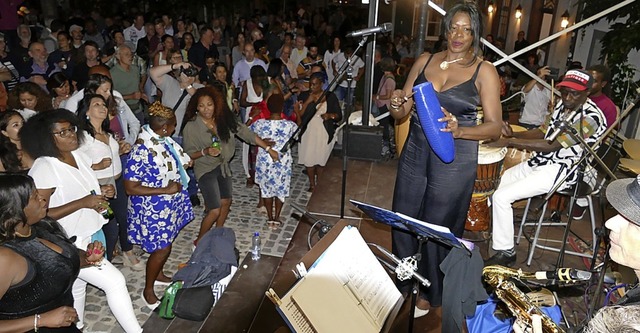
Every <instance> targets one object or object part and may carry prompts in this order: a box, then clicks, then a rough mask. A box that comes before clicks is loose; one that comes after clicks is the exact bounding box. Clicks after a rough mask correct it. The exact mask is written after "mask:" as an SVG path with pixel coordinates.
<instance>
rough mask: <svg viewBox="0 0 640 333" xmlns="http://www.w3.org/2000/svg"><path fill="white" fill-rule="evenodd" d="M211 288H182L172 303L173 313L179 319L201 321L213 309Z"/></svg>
mask: <svg viewBox="0 0 640 333" xmlns="http://www.w3.org/2000/svg"><path fill="white" fill-rule="evenodd" d="M213 302H214V299H213V292H212V291H211V286H210V285H207V286H202V287H194V288H182V289H180V290H178V293H177V294H176V298H175V301H174V303H173V313H175V315H176V316H177V317H179V318H182V319H187V320H194V321H203V320H204V319H205V318H207V315H209V312H210V311H211V308H212V307H213Z"/></svg>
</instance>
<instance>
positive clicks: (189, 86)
mask: <svg viewBox="0 0 640 333" xmlns="http://www.w3.org/2000/svg"><path fill="white" fill-rule="evenodd" d="M186 89H193V85H192V84H190V85H188V86H187V87H186V88H185V90H186Z"/></svg>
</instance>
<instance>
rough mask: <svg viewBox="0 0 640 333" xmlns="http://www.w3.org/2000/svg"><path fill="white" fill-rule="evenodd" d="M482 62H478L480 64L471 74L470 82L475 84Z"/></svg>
mask: <svg viewBox="0 0 640 333" xmlns="http://www.w3.org/2000/svg"><path fill="white" fill-rule="evenodd" d="M483 62H484V61H482V60H481V61H480V63H479V64H478V67H476V71H475V72H474V73H473V76H472V77H471V81H473V82H476V78H477V77H478V72H479V71H480V66H482V63H483Z"/></svg>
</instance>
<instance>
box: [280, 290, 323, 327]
mask: <svg viewBox="0 0 640 333" xmlns="http://www.w3.org/2000/svg"><path fill="white" fill-rule="evenodd" d="M280 311H282V312H283V313H284V314H285V315H286V318H287V319H288V320H289V324H290V325H291V326H292V327H291V328H292V329H294V330H295V332H297V333H318V331H316V330H315V328H313V325H311V322H309V318H307V316H306V315H305V314H304V312H302V309H300V305H298V303H297V302H296V301H295V299H294V298H293V297H291V295H290V294H289V293H288V294H287V296H285V297H283V298H282V304H281V305H280Z"/></svg>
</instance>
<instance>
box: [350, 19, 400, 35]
mask: <svg viewBox="0 0 640 333" xmlns="http://www.w3.org/2000/svg"><path fill="white" fill-rule="evenodd" d="M391 30H393V24H392V23H391V22H387V23H383V24H381V25H379V26H377V27H373V28H366V29H360V30H356V31H352V32H350V33H348V34H347V37H360V36H369V35H373V34H377V33H385V32H389V31H391Z"/></svg>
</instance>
